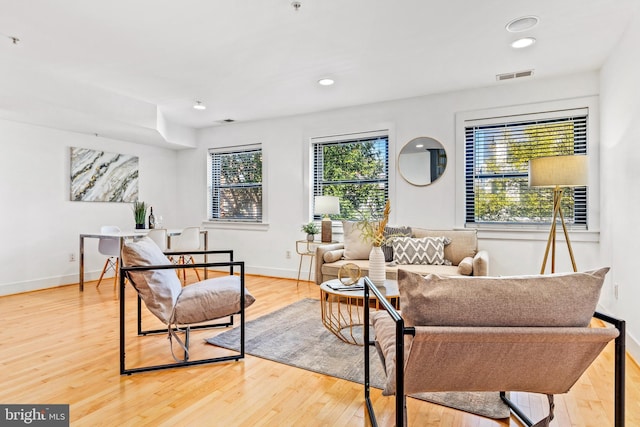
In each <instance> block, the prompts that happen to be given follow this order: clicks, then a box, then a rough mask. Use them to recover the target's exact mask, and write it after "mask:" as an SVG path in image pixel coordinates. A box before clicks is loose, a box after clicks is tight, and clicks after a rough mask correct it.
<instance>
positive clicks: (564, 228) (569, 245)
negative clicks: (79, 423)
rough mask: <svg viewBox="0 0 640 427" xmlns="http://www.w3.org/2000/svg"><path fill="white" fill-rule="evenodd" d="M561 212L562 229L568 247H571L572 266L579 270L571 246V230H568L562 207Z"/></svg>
mask: <svg viewBox="0 0 640 427" xmlns="http://www.w3.org/2000/svg"><path fill="white" fill-rule="evenodd" d="M559 212H560V222H561V223H562V231H563V232H564V238H565V240H566V241H567V248H568V249H569V257H570V258H571V266H572V267H573V271H574V272H577V271H578V268H577V267H576V260H575V258H574V257H573V248H572V247H571V240H569V232H568V231H567V226H566V224H565V223H564V215H563V214H562V209H559Z"/></svg>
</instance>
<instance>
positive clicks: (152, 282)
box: [122, 237, 182, 324]
mask: <svg viewBox="0 0 640 427" xmlns="http://www.w3.org/2000/svg"><path fill="white" fill-rule="evenodd" d="M122 262H123V263H124V265H126V266H132V267H148V266H151V265H171V261H169V259H168V258H167V257H166V256H165V254H164V253H162V250H160V248H159V247H158V245H156V244H155V242H154V241H153V240H151V239H150V238H148V237H142V238H138V239H134V240H125V242H124V245H123V246H122ZM129 275H130V278H131V283H132V285H133V287H134V288H136V290H137V291H138V293H139V294H140V297H141V298H142V300H143V301H144V303H145V305H146V306H147V308H148V309H149V311H151V312H152V313H153V314H155V315H156V316H157V317H158V318H159V319H160V320H162V321H163V322H164V323H165V324H169V323H170V321H171V317H172V314H173V307H174V305H175V303H176V301H177V300H178V296H179V295H180V292H181V291H182V285H181V284H180V279H179V278H178V276H177V275H176V272H175V271H174V270H172V269H166V270H147V271H131V272H130V273H129Z"/></svg>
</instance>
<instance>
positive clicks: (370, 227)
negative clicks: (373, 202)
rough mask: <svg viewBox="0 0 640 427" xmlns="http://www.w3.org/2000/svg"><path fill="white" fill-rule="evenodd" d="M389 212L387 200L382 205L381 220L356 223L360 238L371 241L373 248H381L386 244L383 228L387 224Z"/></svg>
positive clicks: (366, 220) (365, 220)
mask: <svg viewBox="0 0 640 427" xmlns="http://www.w3.org/2000/svg"><path fill="white" fill-rule="evenodd" d="M390 212H391V205H390V204H389V200H387V203H385V205H384V211H383V212H382V219H381V220H380V221H371V220H368V219H363V220H362V221H359V222H358V228H359V229H360V232H361V233H362V237H363V238H364V239H365V240H368V241H371V243H372V244H373V246H382V245H384V244H385V243H386V240H387V239H386V238H385V235H384V227H385V226H386V225H387V223H388V222H389V213H390Z"/></svg>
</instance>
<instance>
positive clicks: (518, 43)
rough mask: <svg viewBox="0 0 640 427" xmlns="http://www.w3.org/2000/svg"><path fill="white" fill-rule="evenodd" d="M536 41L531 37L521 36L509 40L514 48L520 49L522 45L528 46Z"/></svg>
mask: <svg viewBox="0 0 640 427" xmlns="http://www.w3.org/2000/svg"><path fill="white" fill-rule="evenodd" d="M535 42H536V39H534V38H533V37H523V38H521V39H518V40H516V41H514V42H511V47H512V48H514V49H522V48H523V47H529V46H531V45H532V44H534V43H535Z"/></svg>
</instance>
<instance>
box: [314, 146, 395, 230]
mask: <svg viewBox="0 0 640 427" xmlns="http://www.w3.org/2000/svg"><path fill="white" fill-rule="evenodd" d="M312 147H313V195H314V196H322V195H325V196H326V195H329V196H337V197H339V199H340V214H339V215H334V216H332V217H333V219H357V218H362V216H363V214H364V215H371V214H372V215H377V214H379V213H380V212H382V210H383V209H384V205H385V203H386V200H387V199H388V197H389V138H388V136H387V135H384V136H375V137H363V138H351V139H345V140H333V141H324V142H316V143H313V145H312ZM314 208H315V207H314ZM314 210H315V209H314ZM314 219H320V215H315V216H314Z"/></svg>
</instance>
